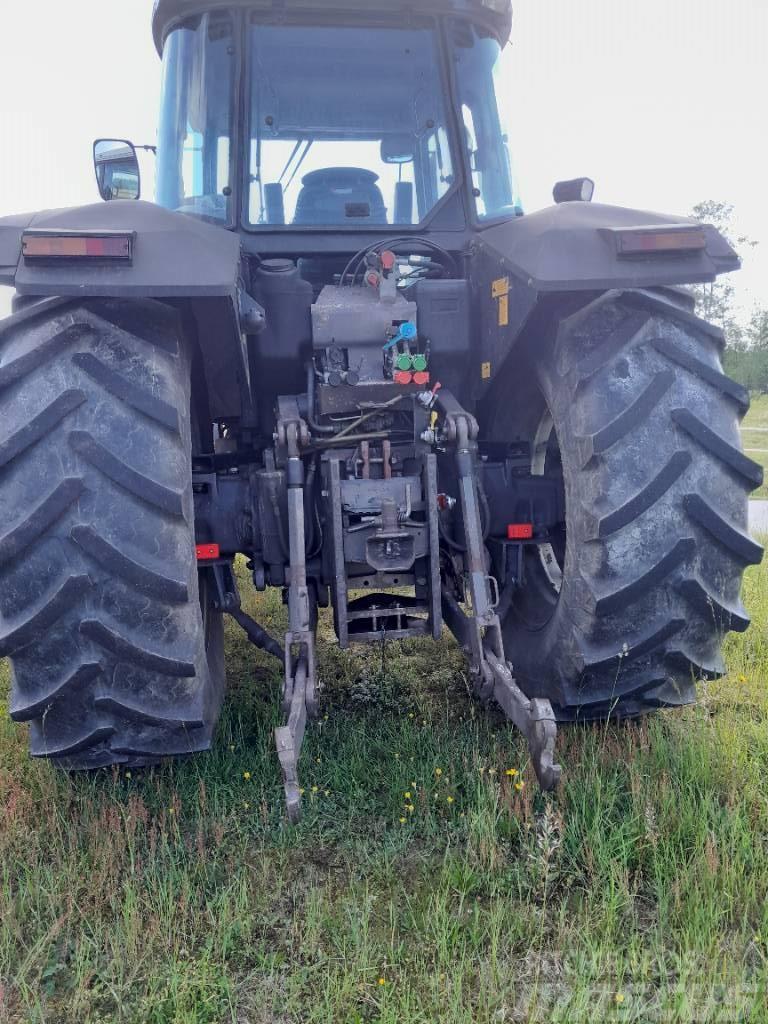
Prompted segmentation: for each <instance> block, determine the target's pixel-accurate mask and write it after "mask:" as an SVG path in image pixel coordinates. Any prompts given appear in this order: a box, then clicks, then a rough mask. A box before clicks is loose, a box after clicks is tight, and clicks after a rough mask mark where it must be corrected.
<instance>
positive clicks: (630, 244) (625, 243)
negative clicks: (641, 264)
mask: <svg viewBox="0 0 768 1024" xmlns="http://www.w3.org/2000/svg"><path fill="white" fill-rule="evenodd" d="M612 234H613V235H614V237H615V239H616V249H617V252H618V254H619V256H663V255H668V254H674V253H686V252H703V251H704V249H706V247H707V236H706V234H705V233H704V229H703V228H702V227H699V226H697V225H690V224H673V225H671V226H670V227H663V228H661V227H659V228H656V227H647V228H646V227H639V228H624V229H621V228H620V229H615V230H614V231H613V232H612Z"/></svg>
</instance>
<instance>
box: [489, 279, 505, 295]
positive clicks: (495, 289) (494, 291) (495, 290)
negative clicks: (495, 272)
mask: <svg viewBox="0 0 768 1024" xmlns="http://www.w3.org/2000/svg"><path fill="white" fill-rule="evenodd" d="M502 295H509V278H508V277H499V278H497V280H495V281H493V282H492V283H491V296H492V298H494V299H500V298H501V296H502Z"/></svg>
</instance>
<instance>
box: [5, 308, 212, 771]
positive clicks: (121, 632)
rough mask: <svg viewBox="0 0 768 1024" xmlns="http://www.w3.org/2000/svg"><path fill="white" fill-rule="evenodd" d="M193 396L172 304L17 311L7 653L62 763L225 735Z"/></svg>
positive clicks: (25, 707) (10, 342)
mask: <svg viewBox="0 0 768 1024" xmlns="http://www.w3.org/2000/svg"><path fill="white" fill-rule="evenodd" d="M190 392H191V373H190V357H189V354H188V352H187V351H186V348H185V346H184V344H183V342H182V336H181V332H180V328H179V323H178V317H177V314H176V313H175V312H174V311H173V310H172V309H170V308H169V307H167V306H165V305H163V304H161V303H159V302H152V301H141V302H119V301H111V300H98V301H97V300H94V301H86V302H82V303H71V302H66V301H62V300H56V299H53V300H45V301H44V302H41V303H37V304H35V305H33V306H29V307H24V308H22V309H20V310H19V311H18V312H17V313H16V314H14V315H13V316H12V317H10V318H9V319H8V320H6V321H3V322H1V323H0V524H1V525H0V654H2V655H7V656H9V657H10V659H11V663H12V685H11V703H10V712H11V716H12V717H13V718H14V719H15V720H16V721H19V722H28V723H29V725H30V750H31V753H32V755H33V756H35V757H47V758H51V759H52V760H53V761H55V762H56V763H57V764H58V765H60V766H61V767H63V768H67V769H81V768H99V767H102V766H104V765H109V764H122V765H125V766H126V767H128V766H140V765H145V764H151V763H154V762H156V761H158V760H160V759H162V758H164V757H168V756H179V755H185V754H191V753H193V752H195V751H199V750H204V749H206V748H208V747H209V745H210V743H211V736H212V732H213V729H214V726H215V723H216V720H217V717H218V712H219V708H220V705H221V700H222V694H223V687H224V671H223V631H222V623H221V616H220V615H218V614H217V613H216V612H215V611H214V610H213V606H212V600H211V597H210V595H209V593H208V588H207V586H204V587H203V588H202V590H203V598H202V601H201V598H200V588H199V586H198V571H197V564H196V559H195V536H194V508H193V497H192V434H191V411H190Z"/></svg>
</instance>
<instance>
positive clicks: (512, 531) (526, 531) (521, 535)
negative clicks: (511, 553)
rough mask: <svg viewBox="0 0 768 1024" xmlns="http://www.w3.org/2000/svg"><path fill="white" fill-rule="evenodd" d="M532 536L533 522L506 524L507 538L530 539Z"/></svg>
mask: <svg viewBox="0 0 768 1024" xmlns="http://www.w3.org/2000/svg"><path fill="white" fill-rule="evenodd" d="M532 537H533V523H510V524H509V525H508V526H507V540H530V539H531V538H532Z"/></svg>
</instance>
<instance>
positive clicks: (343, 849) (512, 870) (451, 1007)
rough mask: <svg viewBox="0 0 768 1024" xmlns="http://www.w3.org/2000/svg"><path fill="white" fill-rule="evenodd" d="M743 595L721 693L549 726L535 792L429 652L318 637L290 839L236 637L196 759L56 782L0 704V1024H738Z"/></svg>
mask: <svg viewBox="0 0 768 1024" xmlns="http://www.w3.org/2000/svg"><path fill="white" fill-rule="evenodd" d="M745 600H746V603H747V605H748V607H749V609H750V611H751V613H752V615H753V616H754V624H753V626H752V629H751V630H750V632H749V633H748V634H746V636H743V637H731V638H729V640H728V643H727V658H728V664H729V674H728V676H727V677H726V678H725V679H723V680H721V681H719V682H717V683H712V684H708V685H705V686H703V687H702V689H701V700H700V703H699V704H698V705H697V706H696V707H693V708H690V709H686V710H684V711H682V712H675V713H662V714H659V715H657V716H655V717H653V718H651V719H648V720H645V721H643V722H641V723H637V724H629V725H610V726H605V725H599V726H594V727H579V728H570V729H563V730H562V731H561V736H560V740H559V749H558V755H559V758H560V760H561V761H562V763H563V765H564V768H565V775H564V784H563V786H562V788H561V790H560V791H559V792H558V793H557V794H556V795H554V796H549V797H543V796H542V795H541V794H539V793H538V792H537V790H536V786H535V783H534V779H533V777H532V775H531V772H530V769H529V767H528V765H527V757H526V752H525V747H524V744H523V743H522V742H521V741H520V739H519V737H518V736H517V735H516V734H515V732H514V731H513V730H511V729H510V728H509V727H507V725H506V724H505V723H504V721H503V720H502V719H501V717H500V716H497V715H493V714H491V715H489V714H487V713H486V712H485V711H483V710H482V709H480V708H479V707H478V706H477V705H476V704H475V703H473V701H472V700H471V699H470V698H469V696H468V694H467V686H466V680H465V677H464V662H463V660H462V658H461V657H460V656H459V654H458V652H457V651H456V649H455V647H454V646H453V645H452V644H451V643H450V642H448V641H444V642H442V643H441V644H439V645H437V647H435V645H433V644H431V643H426V642H425V643H417V642H408V643H404V644H401V645H399V646H398V645H392V646H391V647H388V648H386V649H384V650H383V651H382V650H381V649H380V648H371V649H367V650H365V651H364V652H362V653H356V654H355V655H350V654H347V653H345V652H342V651H340V650H339V649H338V647H337V646H336V645H335V644H334V643H333V641H332V639H331V637H330V634H329V633H328V632H327V623H326V624H324V629H325V632H324V634H323V638H322V641H321V667H322V675H323V678H324V680H325V682H326V690H325V694H324V708H323V718H322V719H321V722H320V723H319V725H318V726H316V727H314V728H313V729H312V731H311V732H310V734H309V737H308V743H307V747H306V751H305V755H304V757H303V761H302V772H303V779H304V785H305V802H306V814H305V818H304V820H303V822H302V823H301V825H299V826H298V827H296V828H291V827H288V826H287V825H286V824H285V822H284V820H283V815H282V790H281V785H280V777H279V770H278V766H277V759H276V757H275V756H274V754H273V749H272V729H273V727H274V725H275V724H276V722H277V716H278V686H279V682H278V678H277V675H278V673H277V672H276V671H275V670H274V669H273V668H272V666H271V664H270V663H269V660H268V659H266V658H264V657H262V656H260V655H254V654H253V653H252V651H251V649H249V648H248V647H247V645H246V644H245V643H244V641H243V639H242V637H241V636H240V635H239V634H237V633H236V632H235V631H234V630H231V631H230V632H229V634H228V657H229V670H230V676H231V700H230V703H229V706H228V708H227V711H226V714H225V717H224V720H223V722H222V726H221V729H220V731H219V735H218V741H217V745H216V749H215V750H214V751H213V752H212V753H211V754H210V755H207V756H204V757H199V758H196V759H193V760H189V761H186V762H183V763H177V764H173V765H168V766H165V767H163V768H161V769H155V770H153V771H149V772H146V773H143V774H142V773H137V772H134V773H127V772H118V771H114V772H113V771H106V770H105V771H103V772H100V773H97V774H95V775H93V776H90V777H85V776H78V777H74V778H69V777H67V776H65V775H62V774H59V773H57V772H55V771H54V770H53V769H52V768H51V767H50V766H49V765H47V764H45V763H40V762H31V761H29V760H28V758H27V756H26V737H25V735H24V730H23V729H22V728H19V727H16V726H13V725H12V724H11V723H10V722H9V721H8V719H7V715H6V714H5V708H3V709H2V713H0V805H1V806H2V817H1V818H0V1021H10V1022H17V1021H18V1022H22V1021H23V1022H40V1024H42V1022H46V1024H57V1022H62V1024H64V1022H66V1024H69V1022H75V1021H76V1022H91V1021H92V1022H113V1021H115V1022H116V1021H125V1022H136V1024H171V1022H173V1024H219V1022H238V1024H246V1022H247V1024H267V1022H269V1024H273V1022H274V1024H278V1022H279V1024H294V1022H295V1024H299V1022H301V1024H305V1022H307V1024H308V1022H324V1024H325V1022H328V1024H330V1022H334V1024H337V1022H343V1024H346V1022H349V1024H353V1022H355V1024H362V1022H381V1024H384V1022H386V1024H395V1022H397V1024H417V1022H418V1024H454V1022H456V1024H458V1022H461V1024H469V1022H511V1021H526V1022H527V1021H541V1022H550V1021H552V1022H563V1024H574V1022H580V1021H585V1022H586V1021H590V1022H594V1021H613V1020H616V1021H637V1022H648V1021H664V1022H665V1024H666V1022H668V1021H669V1022H674V1021H681V1022H683V1021H685V1022H688V1021H729V1022H730V1021H736V1020H739V1021H754V1022H759V1024H762V1022H765V1021H766V1020H768V1011H766V1006H768V794H767V792H766V777H767V776H768V719H767V716H768V690H767V689H766V681H767V680H768V640H767V639H766V637H767V636H768V568H766V567H758V568H756V569H754V570H752V571H750V573H749V575H748V578H747V582H746V586H745ZM258 614H259V615H260V617H261V618H262V619H266V621H267V622H268V623H269V624H270V625H271V627H272V628H273V629H275V630H276V631H278V632H279V631H280V630H281V629H282V628H283V627H284V619H283V611H282V608H281V607H279V606H278V604H277V603H276V601H275V599H274V598H270V599H262V600H260V602H259V608H258ZM0 693H2V699H3V700H5V696H6V694H7V679H6V677H5V676H4V677H3V683H2V690H1V691H0ZM326 714H327V719H326V718H325V715H326ZM508 773H509V774H508Z"/></svg>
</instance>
